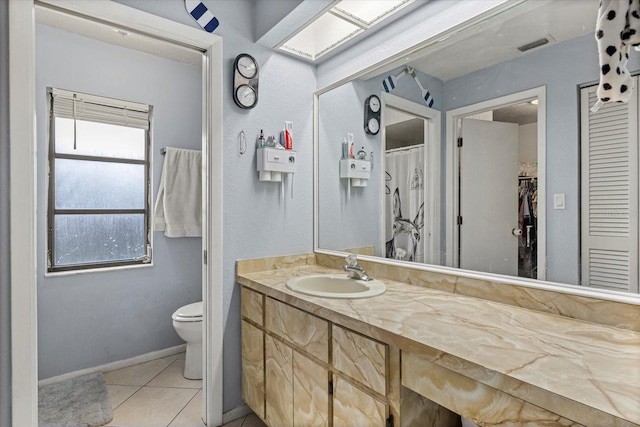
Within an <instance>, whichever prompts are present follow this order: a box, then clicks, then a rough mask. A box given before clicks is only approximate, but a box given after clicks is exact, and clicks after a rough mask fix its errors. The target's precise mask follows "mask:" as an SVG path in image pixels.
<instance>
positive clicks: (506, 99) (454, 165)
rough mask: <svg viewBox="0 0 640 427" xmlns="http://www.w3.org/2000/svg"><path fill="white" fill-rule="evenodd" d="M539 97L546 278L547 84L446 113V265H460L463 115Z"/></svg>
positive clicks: (540, 232)
mask: <svg viewBox="0 0 640 427" xmlns="http://www.w3.org/2000/svg"><path fill="white" fill-rule="evenodd" d="M535 98H537V99H538V122H537V127H538V129H537V130H538V212H543V213H544V214H543V215H539V216H538V227H537V230H536V231H537V239H538V247H537V252H538V253H537V258H538V261H537V263H538V270H537V271H538V277H537V278H536V279H537V280H545V278H546V273H547V268H546V257H547V254H546V248H547V245H546V236H547V225H546V220H547V219H546V216H547V209H546V158H547V156H546V146H547V131H546V129H547V123H546V117H547V114H546V104H547V102H546V86H539V87H536V88H533V89H529V90H525V91H522V92H516V93H512V94H510V95H506V96H501V97H498V98H494V99H490V100H488V101H482V102H479V103H476V104H471V105H467V106H464V107H460V108H456V109H453V110H449V111H447V112H446V119H445V120H446V124H445V129H446V132H445V135H446V141H445V144H446V158H445V161H446V166H445V186H446V189H447V190H446V203H445V209H446V214H445V223H446V225H445V229H446V239H445V252H446V260H445V265H447V266H449V267H454V266H456V265H458V241H459V240H458V227H457V218H458V214H459V212H458V210H459V206H458V203H457V194H458V192H459V191H460V189H459V185H458V179H457V176H458V175H457V171H458V167H459V156H458V144H457V141H458V137H459V129H458V126H457V123H458V119H461V118H463V117H466V116H469V115H472V114H479V113H483V112H486V111H490V110H494V109H496V108H500V107H505V106H507V105H510V104H518V103H522V102H527V101H530V100H532V99H535Z"/></svg>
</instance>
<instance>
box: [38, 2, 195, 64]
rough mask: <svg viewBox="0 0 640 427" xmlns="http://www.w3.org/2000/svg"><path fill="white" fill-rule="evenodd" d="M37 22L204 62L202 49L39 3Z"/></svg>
mask: <svg viewBox="0 0 640 427" xmlns="http://www.w3.org/2000/svg"><path fill="white" fill-rule="evenodd" d="M36 22H37V23H38V24H43V25H46V26H49V27H53V28H57V29H60V30H64V31H68V32H71V33H75V34H79V35H81V36H86V37H91V38H93V39H97V40H100V41H102V42H105V43H110V44H114V45H117V46H122V47H126V48H129V49H134V50H137V51H140V52H145V53H149V54H151V55H155V56H159V57H162V58H167V59H171V60H174V61H179V62H184V63H186V64H191V65H195V66H201V65H202V53H201V52H198V51H196V50H195V49H192V48H190V47H186V46H180V45H177V44H175V43H170V42H167V41H164V40H160V39H156V38H153V37H149V36H145V35H142V34H136V33H134V32H132V31H129V30H126V29H119V28H114V27H112V26H111V25H106V24H103V23H99V22H95V21H90V20H88V19H85V18H81V17H78V16H73V15H70V14H67V13H63V12H59V11H57V10H54V9H50V8H48V7H45V6H37V7H36Z"/></svg>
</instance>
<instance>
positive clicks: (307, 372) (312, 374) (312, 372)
mask: <svg viewBox="0 0 640 427" xmlns="http://www.w3.org/2000/svg"><path fill="white" fill-rule="evenodd" d="M328 388H329V372H328V371H327V370H326V369H325V368H323V367H322V366H320V365H318V364H317V363H315V362H313V361H312V360H311V359H309V358H307V357H305V356H303V355H302V354H300V353H298V352H297V351H294V352H293V407H294V415H293V421H294V425H296V426H305V427H327V426H328V425H329V390H328Z"/></svg>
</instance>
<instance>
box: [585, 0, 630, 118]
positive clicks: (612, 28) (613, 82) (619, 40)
mask: <svg viewBox="0 0 640 427" xmlns="http://www.w3.org/2000/svg"><path fill="white" fill-rule="evenodd" d="M596 41H597V43H598V56H599V59H600V86H599V87H598V91H597V96H598V102H596V104H595V105H594V106H593V108H592V111H593V112H596V111H598V109H599V108H600V106H601V105H602V104H603V103H605V102H627V101H629V98H631V93H632V91H633V80H632V78H631V75H630V74H629V70H628V69H627V61H628V60H629V49H630V47H631V46H638V45H639V44H640V0H602V1H601V2H600V9H599V10H598V21H597V23H596Z"/></svg>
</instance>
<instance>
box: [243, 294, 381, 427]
mask: <svg viewBox="0 0 640 427" xmlns="http://www.w3.org/2000/svg"><path fill="white" fill-rule="evenodd" d="M388 353H389V350H388V346H387V345H386V344H384V343H380V342H378V341H375V340H372V339H370V338H368V337H365V336H363V335H360V334H358V333H356V332H353V331H351V330H349V329H346V328H343V327H341V326H339V325H336V324H332V323H331V322H328V321H327V320H324V319H322V318H319V317H317V316H315V315H313V314H311V313H307V312H305V311H303V310H300V309H298V308H296V307H292V306H290V305H288V304H285V303H283V302H281V301H278V300H276V299H273V298H271V297H267V296H264V295H262V294H260V293H258V292H255V291H253V290H250V289H248V288H244V287H243V288H242V372H243V397H244V399H245V403H246V404H247V405H248V406H249V407H250V408H251V409H252V410H253V411H254V412H255V413H256V414H257V415H258V416H260V418H262V419H263V420H264V421H265V422H266V424H267V425H269V426H272V427H295V426H305V427H332V426H333V427H339V426H344V427H352V426H375V427H386V426H388V425H389V424H388V423H387V421H388V419H389V414H390V410H389V408H390V405H389V403H388V399H387V393H388V389H389V386H388V383H389V380H388V376H387V372H388V370H389V369H388Z"/></svg>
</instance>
